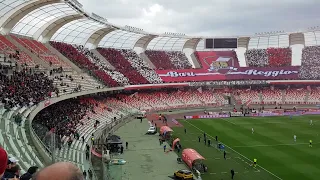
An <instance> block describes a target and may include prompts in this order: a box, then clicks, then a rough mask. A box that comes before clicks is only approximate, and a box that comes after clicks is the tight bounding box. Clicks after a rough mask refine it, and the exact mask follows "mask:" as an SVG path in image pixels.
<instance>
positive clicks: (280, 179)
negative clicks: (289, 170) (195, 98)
mask: <svg viewBox="0 0 320 180" xmlns="http://www.w3.org/2000/svg"><path fill="white" fill-rule="evenodd" d="M184 121H185V122H187V123H188V124H189V125H191V126H193V127H194V128H196V129H198V130H199V131H201V132H204V131H202V130H201V129H200V128H198V127H197V126H195V125H193V124H191V123H190V122H188V121H187V120H184ZM207 135H208V136H209V137H211V138H212V139H214V137H213V136H211V135H210V134H207ZM220 142H221V141H220ZM223 144H224V143H223ZM224 145H225V146H226V147H227V148H229V149H231V150H232V151H233V152H235V153H237V154H238V155H239V156H241V157H243V158H245V159H247V160H248V161H250V162H252V161H251V160H250V159H249V158H247V157H246V156H244V155H242V154H240V153H239V152H237V151H235V150H234V149H232V148H231V147H230V146H228V145H226V144H224ZM257 166H259V167H260V168H261V169H263V170H264V171H266V172H268V173H269V174H271V175H272V176H274V177H276V178H277V179H279V180H283V179H282V178H280V177H279V176H277V175H275V174H273V173H272V172H270V171H268V170H267V169H265V168H264V167H262V166H260V165H257Z"/></svg>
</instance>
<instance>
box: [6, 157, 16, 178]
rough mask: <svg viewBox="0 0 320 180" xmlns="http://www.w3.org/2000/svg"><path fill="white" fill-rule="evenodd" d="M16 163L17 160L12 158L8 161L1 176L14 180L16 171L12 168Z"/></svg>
mask: <svg viewBox="0 0 320 180" xmlns="http://www.w3.org/2000/svg"><path fill="white" fill-rule="evenodd" d="M17 162H18V160H17V159H16V158H14V157H11V158H9V159H8V161H7V168H6V171H5V173H4V175H3V178H14V174H15V173H16V169H15V168H14V167H15V166H16V165H17ZM12 176H13V177H12Z"/></svg>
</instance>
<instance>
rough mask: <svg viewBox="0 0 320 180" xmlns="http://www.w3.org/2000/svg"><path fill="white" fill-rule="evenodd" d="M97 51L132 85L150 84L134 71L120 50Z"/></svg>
mask: <svg viewBox="0 0 320 180" xmlns="http://www.w3.org/2000/svg"><path fill="white" fill-rule="evenodd" d="M97 51H98V52H99V53H100V54H101V55H102V56H103V57H104V58H105V59H106V60H107V61H108V62H109V63H110V64H111V65H112V66H113V67H115V68H116V70H117V71H119V72H121V73H122V74H123V75H125V76H126V77H127V78H128V79H129V82H130V84H148V83H149V82H148V81H147V80H146V78H145V77H143V76H142V75H141V74H140V73H138V72H137V70H136V69H134V68H133V67H132V66H131V64H130V63H129V62H128V60H126V58H125V57H124V56H123V54H121V51H120V50H117V49H112V48H98V49H97Z"/></svg>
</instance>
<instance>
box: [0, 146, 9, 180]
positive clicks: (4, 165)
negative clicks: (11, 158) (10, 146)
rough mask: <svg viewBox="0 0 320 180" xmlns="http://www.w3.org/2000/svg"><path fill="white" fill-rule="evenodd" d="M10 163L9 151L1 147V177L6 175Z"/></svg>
mask: <svg viewBox="0 0 320 180" xmlns="http://www.w3.org/2000/svg"><path fill="white" fill-rule="evenodd" d="M7 165H8V155H7V152H6V151H5V150H4V149H2V148H1V147H0V179H2V176H3V175H4V173H5V171H6V168H7Z"/></svg>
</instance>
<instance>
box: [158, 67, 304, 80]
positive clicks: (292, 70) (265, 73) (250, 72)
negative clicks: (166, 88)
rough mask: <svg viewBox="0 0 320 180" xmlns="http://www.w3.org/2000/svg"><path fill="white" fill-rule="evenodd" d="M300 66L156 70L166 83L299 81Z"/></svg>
mask: <svg viewBox="0 0 320 180" xmlns="http://www.w3.org/2000/svg"><path fill="white" fill-rule="evenodd" d="M299 69H300V67H299V66H288V67H274V68H270V67H239V68H232V69H228V71H226V72H224V71H223V72H220V71H214V70H210V69H205V68H202V69H177V70H156V72H157V74H158V75H159V76H160V77H161V79H162V80H163V81H164V82H166V83H167V82H184V81H220V80H246V79H252V80H258V79H259V80H275V79H298V74H299Z"/></svg>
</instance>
